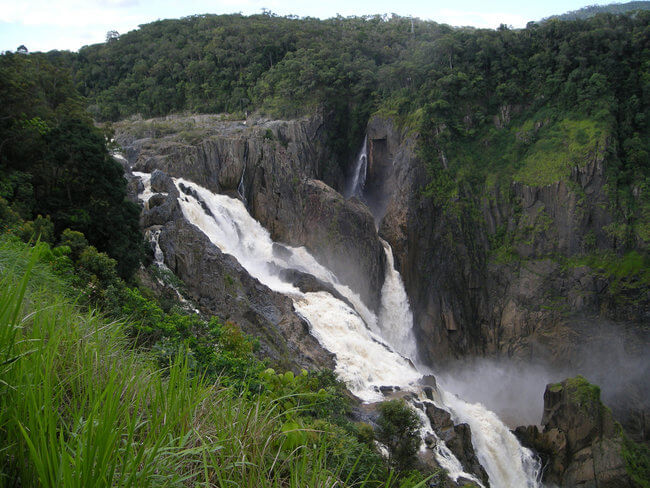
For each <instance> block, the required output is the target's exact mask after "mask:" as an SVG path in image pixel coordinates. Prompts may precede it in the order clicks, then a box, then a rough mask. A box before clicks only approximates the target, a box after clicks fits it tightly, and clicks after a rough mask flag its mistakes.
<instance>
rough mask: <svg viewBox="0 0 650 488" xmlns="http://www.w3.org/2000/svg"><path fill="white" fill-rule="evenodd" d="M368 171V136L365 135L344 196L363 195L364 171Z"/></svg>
mask: <svg viewBox="0 0 650 488" xmlns="http://www.w3.org/2000/svg"><path fill="white" fill-rule="evenodd" d="M367 171H368V137H367V136H366V137H365V138H364V140H363V146H362V147H361V151H360V152H359V155H358V156H357V163H356V165H355V166H354V174H353V175H352V180H351V182H350V186H349V187H348V189H347V192H346V195H345V196H346V197H347V198H350V197H353V196H354V197H357V198H361V197H362V196H363V189H364V187H365V186H366V173H367Z"/></svg>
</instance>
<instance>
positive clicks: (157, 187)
mask: <svg viewBox="0 0 650 488" xmlns="http://www.w3.org/2000/svg"><path fill="white" fill-rule="evenodd" d="M150 183H151V191H154V192H158V193H169V192H173V191H174V190H175V188H176V185H174V182H173V181H172V179H171V178H170V176H169V175H168V174H167V173H165V172H164V171H161V170H159V169H154V170H153V172H152V173H151V180H150Z"/></svg>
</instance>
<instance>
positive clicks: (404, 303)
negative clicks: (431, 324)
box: [379, 239, 417, 362]
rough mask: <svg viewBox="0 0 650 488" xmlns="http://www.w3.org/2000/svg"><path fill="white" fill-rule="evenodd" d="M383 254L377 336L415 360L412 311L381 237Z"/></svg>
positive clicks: (388, 250)
mask: <svg viewBox="0 0 650 488" xmlns="http://www.w3.org/2000/svg"><path fill="white" fill-rule="evenodd" d="M381 243H382V245H383V246H384V252H385V253H386V278H385V279H384V286H383V287H382V289H381V306H380V309H379V329H380V331H381V336H382V337H383V338H384V339H385V340H386V341H387V342H388V343H389V344H390V345H391V346H393V347H394V348H395V350H396V351H398V352H399V353H400V354H402V355H404V356H406V357H407V358H410V359H411V360H413V362H417V344H416V341H415V334H414V333H413V313H412V312H411V306H410V304H409V299H408V296H407V295H406V290H405V289H404V283H403V282H402V277H401V276H400V274H399V273H398V272H397V270H396V269H395V260H394V258H393V250H392V249H391V247H390V244H388V243H387V242H386V241H385V240H383V239H381Z"/></svg>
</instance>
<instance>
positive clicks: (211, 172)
mask: <svg viewBox="0 0 650 488" xmlns="http://www.w3.org/2000/svg"><path fill="white" fill-rule="evenodd" d="M138 124H140V125H138ZM161 124H163V125H164V124H167V126H168V128H167V131H168V134H167V135H159V134H157V133H153V134H152V131H154V129H152V127H153V128H155V127H158V126H159V125H161ZM188 125H189V126H191V127H192V130H194V131H195V132H196V135H195V140H193V141H192V143H188V142H187V141H186V140H185V139H184V138H183V135H182V134H183V131H182V129H184V128H187V126H188ZM142 127H144V129H143V128H142ZM186 131H187V129H186ZM152 135H153V137H152ZM143 136H145V137H143ZM116 140H117V141H118V142H119V143H120V144H121V145H122V147H123V148H125V152H126V155H127V158H128V161H129V164H130V165H131V167H132V169H133V171H142V172H146V173H152V172H154V171H155V170H156V169H158V170H161V171H164V172H165V173H166V174H168V175H170V176H174V177H182V178H185V179H188V180H191V181H193V182H195V183H197V184H199V185H201V186H204V187H206V188H208V189H209V190H211V191H214V192H217V193H225V194H228V195H230V196H235V197H239V198H242V199H243V200H244V202H245V203H246V204H247V208H248V210H249V212H250V213H251V215H252V216H253V217H254V218H255V219H256V220H258V221H259V222H260V223H261V224H262V225H263V226H264V227H265V228H266V229H267V230H268V231H269V232H270V233H271V237H272V238H273V240H275V241H280V242H284V243H286V244H288V245H292V246H305V247H306V248H307V249H308V250H309V251H310V252H311V253H312V254H313V255H314V257H316V259H317V260H319V262H321V263H322V264H323V265H325V266H326V267H328V268H329V269H331V270H332V271H333V272H334V273H335V274H336V275H337V278H338V279H339V281H340V282H341V283H343V284H345V285H348V286H349V287H350V288H352V289H353V290H354V291H355V292H356V293H358V294H359V295H360V296H361V298H362V299H363V300H364V302H365V303H366V304H367V305H368V306H369V307H370V308H372V309H374V310H378V308H379V305H380V293H381V287H382V284H383V280H384V274H385V256H384V251H383V247H382V245H381V243H380V241H379V239H378V236H377V232H376V230H375V226H374V221H373V217H372V215H371V214H370V212H369V211H368V209H367V207H366V206H365V205H362V204H361V203H360V202H358V201H353V200H348V201H346V200H345V199H344V198H343V197H342V196H341V195H340V194H339V193H337V192H336V191H335V190H333V189H332V188H331V187H330V186H328V185H327V184H325V183H323V182H322V181H319V180H318V178H321V177H326V176H328V175H329V177H328V178H329V180H330V182H331V183H333V184H335V185H339V186H342V184H343V183H342V180H341V178H342V176H341V175H338V176H337V175H336V174H334V175H332V170H331V168H332V166H333V165H332V164H331V161H330V158H331V156H330V154H329V152H328V150H327V148H326V140H325V136H324V133H323V120H322V117H320V116H318V115H317V116H314V117H312V118H305V119H300V120H295V121H262V122H258V123H254V124H244V123H243V122H226V121H220V120H218V119H215V118H214V117H212V118H210V117H209V116H195V117H188V118H171V119H160V120H154V121H148V122H139V123H133V122H132V123H126V122H125V123H122V125H119V126H118V127H117V135H116Z"/></svg>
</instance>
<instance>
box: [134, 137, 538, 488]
mask: <svg viewBox="0 0 650 488" xmlns="http://www.w3.org/2000/svg"><path fill="white" fill-rule="evenodd" d="M362 154H365V143H364V149H363V150H362ZM361 159H362V158H360V160H361ZM363 159H364V160H363V161H361V164H365V159H366V158H365V157H364V158H363ZM358 173H359V178H360V175H361V171H359V172H358ZM142 176H143V178H146V176H145V175H142ZM174 182H175V184H176V186H177V187H178V189H179V193H180V197H179V203H180V206H181V209H182V211H183V214H184V216H185V218H186V219H187V220H188V221H189V222H191V223H192V224H194V225H196V226H197V227H199V228H200V229H201V230H202V231H203V232H204V233H205V235H206V236H207V237H208V238H209V239H210V240H211V241H212V242H213V243H214V244H215V245H216V246H218V247H219V248H220V249H221V250H222V251H223V252H225V253H227V254H230V255H232V256H234V257H235V258H236V259H237V260H238V261H239V263H240V264H241V265H242V266H243V267H244V268H245V269H246V271H247V272H248V273H249V274H250V275H251V276H253V277H255V278H257V279H258V280H259V281H260V282H262V283H263V284H265V285H266V286H268V287H269V288H271V289H272V290H275V291H277V292H280V293H283V294H285V295H287V296H289V297H290V298H291V299H292V300H293V302H294V308H295V310H296V312H297V313H298V314H300V315H301V316H302V317H303V318H305V320H307V321H308V323H309V324H310V326H311V332H312V334H313V335H314V336H315V337H316V338H317V339H318V340H319V342H320V343H321V344H322V345H323V346H324V347H325V348H326V349H328V350H329V351H330V352H332V353H334V354H335V355H336V369H335V371H336V373H337V375H338V376H339V377H340V378H341V379H342V380H343V381H344V382H345V383H346V384H347V385H348V387H349V388H350V391H352V392H353V393H354V394H355V395H357V396H358V397H359V398H361V399H362V400H364V401H368V402H371V401H379V400H383V398H384V397H383V395H382V394H381V393H380V390H379V387H381V386H400V388H401V389H403V390H408V391H412V392H414V393H415V394H416V395H421V389H420V387H419V386H418V380H419V379H420V378H421V377H422V374H421V373H420V372H419V371H418V370H417V368H416V367H415V366H414V365H413V363H412V362H411V361H409V360H408V359H407V358H406V357H410V358H412V359H415V340H414V337H413V335H412V334H413V332H412V325H413V317H412V314H411V311H410V307H409V304H408V298H407V296H406V293H405V291H404V286H403V283H402V281H401V277H400V276H399V273H398V272H397V271H396V270H395V268H394V264H393V256H392V252H391V250H390V246H389V245H388V244H387V243H384V249H385V251H386V256H387V264H388V266H387V274H386V278H385V284H384V286H383V288H382V300H381V311H380V314H379V318H377V317H376V316H375V314H374V313H373V312H372V311H370V310H368V309H367V308H366V307H365V305H364V304H363V302H362V301H361V299H360V298H359V296H358V295H357V294H355V293H354V292H353V291H352V290H350V288H348V287H346V286H343V285H341V284H340V283H339V282H338V280H337V279H336V276H335V275H334V274H333V273H332V272H331V271H329V270H328V269H327V268H325V267H323V266H322V265H320V264H319V263H318V262H317V261H316V260H315V259H314V258H313V256H311V255H310V254H309V252H308V251H307V250H306V249H304V248H293V247H288V246H284V249H285V252H282V253H278V252H274V243H273V241H272V240H271V238H270V235H269V233H268V231H266V229H264V228H263V227H262V226H261V225H260V224H259V223H258V222H257V221H255V220H254V219H253V218H252V217H251V216H250V215H249V214H248V211H247V210H246V207H245V206H244V205H243V203H242V202H241V201H239V200H236V199H233V198H230V197H227V196H225V195H217V194H213V193H211V192H210V191H209V190H206V189H205V188H202V187H200V186H198V185H196V184H194V183H191V182H189V181H186V180H183V179H175V180H174ZM358 183H359V179H357V181H356V183H355V186H356V187H357V188H358ZM146 191H150V190H148V189H147V186H146V185H145V192H146ZM285 269H297V270H299V271H302V272H306V273H309V274H312V275H314V276H315V277H317V278H319V279H320V280H322V281H324V282H326V283H329V284H330V285H332V286H333V287H334V288H335V289H336V290H337V291H338V292H339V293H340V294H341V295H343V296H344V297H345V298H346V299H347V300H348V303H350V304H351V305H352V307H351V306H350V305H348V304H347V303H345V302H343V301H342V300H339V299H337V298H335V297H334V296H332V295H331V294H330V293H327V292H324V291H320V292H309V293H303V292H301V291H300V290H299V289H297V288H296V287H295V286H294V285H293V284H292V283H290V282H288V281H286V280H285V279H283V275H282V270H285ZM405 356H406V357H405ZM436 395H437V398H436V404H437V405H438V406H439V407H440V408H444V409H446V410H448V411H449V412H450V413H451V414H452V416H453V418H454V419H457V420H459V421H461V422H467V423H469V424H470V426H471V427H472V433H473V436H472V437H473V443H474V447H475V449H476V451H477V453H478V456H479V459H480V461H481V464H482V465H483V466H484V468H485V470H486V472H487V474H488V476H489V479H490V484H491V486H492V487H494V488H512V487H518V488H519V487H521V488H535V487H538V486H539V483H538V482H537V476H538V473H539V463H537V462H536V460H535V458H534V457H533V455H532V454H531V453H530V451H528V450H527V449H524V448H522V447H521V446H520V445H519V444H518V443H517V441H516V439H515V438H514V436H513V435H512V434H511V433H510V432H509V431H508V429H507V427H506V426H505V425H504V424H503V423H502V422H501V421H500V420H499V419H498V418H497V417H496V415H494V414H493V413H492V412H489V411H487V410H486V409H485V408H484V407H482V406H481V405H480V404H476V405H469V404H467V403H465V402H463V401H462V400H460V399H459V398H457V397H455V396H453V395H450V394H449V393H447V392H444V391H442V390H440V389H438V390H437V391H436ZM426 401H430V400H422V402H426ZM422 402H420V403H422ZM416 406H417V405H416ZM420 407H421V405H420ZM418 413H419V415H420V416H421V417H422V418H423V422H424V427H423V434H426V435H431V436H434V437H436V436H435V433H434V432H433V429H432V428H431V426H430V424H429V420H428V418H427V416H426V415H425V414H424V413H423V412H422V411H421V410H418ZM434 454H435V456H436V459H437V461H438V462H439V464H440V465H441V466H443V467H444V468H445V469H446V470H447V471H448V474H449V476H450V478H452V479H454V480H457V479H459V478H465V479H468V480H474V482H475V483H478V484H479V485H480V486H483V485H481V484H480V483H479V482H478V480H476V478H475V477H474V476H472V475H470V474H468V473H465V472H463V470H462V466H461V464H460V462H459V461H458V459H456V458H455V457H454V455H453V454H452V453H451V451H450V450H449V449H448V448H447V446H446V445H445V444H444V442H443V441H442V440H440V439H438V441H437V445H436V447H435V449H434Z"/></svg>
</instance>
